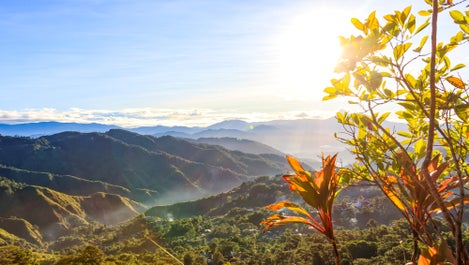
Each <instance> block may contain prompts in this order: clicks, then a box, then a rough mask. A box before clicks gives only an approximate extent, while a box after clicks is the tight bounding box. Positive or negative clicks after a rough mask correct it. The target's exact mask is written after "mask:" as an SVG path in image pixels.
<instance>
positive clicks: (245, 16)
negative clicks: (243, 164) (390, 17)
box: [0, 0, 421, 126]
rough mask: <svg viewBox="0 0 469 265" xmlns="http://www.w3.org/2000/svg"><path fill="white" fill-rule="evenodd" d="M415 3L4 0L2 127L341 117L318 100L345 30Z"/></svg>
mask: <svg viewBox="0 0 469 265" xmlns="http://www.w3.org/2000/svg"><path fill="white" fill-rule="evenodd" d="M409 2H417V3H419V2H421V1H403V0H398V1H379V0H376V1H371V0H361V1H358V0H347V1H345V0H343V1H340V0H332V1H331V0H322V1H314V0H310V1H301V0H289V1H283V0H258V1H248V0H231V1H229V0H226V1H224V0H197V1H196V0H187V1H178V0H175V1H170V0H165V1H159V0H139V1H134V0H56V1H54V0H29V1H28V0H15V1H1V2H0V35H1V36H2V38H1V39H0V80H1V82H0V89H1V92H2V96H1V97H0V123H15V122H28V121H44V120H59V121H78V122H100V123H114V124H118V125H122V126H137V125H157V124H165V125H176V124H181V125H206V124H210V123H213V122H218V121H221V120H223V119H245V120H268V119H286V118H295V117H296V118H298V117H322V116H327V115H331V113H332V112H333V111H335V110H337V109H338V108H340V106H341V103H340V102H328V103H322V102H321V101H320V99H321V98H322V93H321V91H322V89H323V88H324V87H325V86H327V85H328V80H329V79H330V78H331V77H332V68H333V65H334V62H335V60H336V59H337V57H338V54H339V53H340V50H339V49H338V43H337V36H338V35H343V34H345V35H349V34H351V33H353V30H352V27H351V26H350V23H349V21H350V18H351V17H353V16H356V17H360V18H361V17H364V16H366V15H367V14H368V13H369V12H370V11H372V10H374V9H379V10H386V11H392V10H394V9H397V8H402V7H405V6H406V5H407V4H408V3H409ZM383 3H387V4H383ZM329 73H330V74H329Z"/></svg>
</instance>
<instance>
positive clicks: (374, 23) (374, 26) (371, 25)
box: [366, 11, 379, 30]
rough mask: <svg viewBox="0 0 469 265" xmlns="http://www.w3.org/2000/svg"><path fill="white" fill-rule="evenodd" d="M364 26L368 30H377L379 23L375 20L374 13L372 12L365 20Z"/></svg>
mask: <svg viewBox="0 0 469 265" xmlns="http://www.w3.org/2000/svg"><path fill="white" fill-rule="evenodd" d="M366 25H367V26H368V28H369V29H370V30H379V22H378V20H377V19H376V11H373V12H371V13H370V15H369V16H368V19H367V20H366Z"/></svg>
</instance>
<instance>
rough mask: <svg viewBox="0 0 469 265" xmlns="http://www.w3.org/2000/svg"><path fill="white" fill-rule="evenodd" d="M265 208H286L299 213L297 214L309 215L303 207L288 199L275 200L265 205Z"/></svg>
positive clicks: (275, 209)
mask: <svg viewBox="0 0 469 265" xmlns="http://www.w3.org/2000/svg"><path fill="white" fill-rule="evenodd" d="M266 208H267V209H269V210H272V211H278V210H281V209H288V210H290V211H294V212H296V213H299V214H302V215H304V216H307V217H310V214H309V213H308V211H306V210H305V209H303V208H302V207H301V206H298V205H296V204H294V203H292V202H289V201H281V202H277V203H274V204H271V205H269V206H266Z"/></svg>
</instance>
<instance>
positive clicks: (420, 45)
mask: <svg viewBox="0 0 469 265" xmlns="http://www.w3.org/2000/svg"><path fill="white" fill-rule="evenodd" d="M427 40H428V35H425V36H423V38H422V39H421V40H420V44H419V46H418V47H417V48H415V49H414V52H420V51H421V50H422V49H423V46H425V43H426V42H427Z"/></svg>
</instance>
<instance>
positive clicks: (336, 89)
mask: <svg viewBox="0 0 469 265" xmlns="http://www.w3.org/2000/svg"><path fill="white" fill-rule="evenodd" d="M461 2H464V1H461ZM461 2H459V3H453V2H452V1H441V0H440V1H437V0H425V3H426V4H428V5H429V7H430V9H428V10H422V11H419V12H418V16H419V17H420V18H423V22H421V23H419V22H418V21H417V16H416V15H414V14H412V12H411V10H412V8H411V6H408V7H406V8H404V9H403V10H397V11H395V12H394V13H392V14H387V15H384V16H383V19H384V21H380V20H379V19H378V18H377V17H376V13H375V12H372V13H370V14H369V16H368V17H367V18H366V19H365V20H364V21H360V20H359V19H356V18H353V19H352V21H351V22H352V24H353V25H354V26H355V27H356V28H357V29H358V31H359V32H360V33H359V35H354V36H350V37H341V39H340V40H341V44H342V46H343V47H344V56H343V61H342V62H341V63H340V64H339V66H338V67H337V72H338V73H341V76H340V77H339V78H336V79H332V80H331V86H330V87H327V88H325V90H324V91H325V92H326V94H327V95H326V96H325V97H324V100H330V99H333V98H336V97H345V98H348V99H349V103H350V104H353V105H354V106H358V107H359V108H360V109H361V111H359V112H340V113H337V120H338V122H339V123H341V124H342V125H343V127H344V133H343V134H338V135H337V138H338V139H339V140H340V141H342V142H344V143H346V144H348V145H349V146H351V152H352V153H354V154H355V157H356V163H355V164H354V165H353V168H351V169H350V170H349V171H348V172H347V174H346V175H347V176H348V178H349V179H350V180H351V181H353V180H366V181H370V182H373V183H375V184H377V185H378V186H379V187H380V188H381V189H382V191H383V192H384V193H385V194H386V195H387V197H388V198H389V199H390V200H391V201H392V202H393V203H394V205H395V206H396V207H397V208H398V209H399V210H401V212H402V213H403V215H404V217H405V218H406V219H407V221H408V223H409V226H410V227H411V231H412V234H413V236H414V240H415V242H414V255H413V257H412V261H413V262H414V263H416V262H417V259H418V253H419V252H420V251H419V243H422V244H423V249H426V250H428V251H430V252H431V251H433V250H435V251H441V250H439V249H440V248H439V247H438V246H439V245H441V244H440V243H438V242H442V241H444V240H445V239H444V238H443V237H442V236H441V235H440V233H439V232H438V229H437V227H436V226H435V225H434V221H433V214H434V213H435V212H441V213H442V215H443V217H444V218H445V221H446V224H447V225H448V227H449V228H450V230H451V233H452V235H453V237H454V238H455V241H456V250H455V252H454V254H455V256H456V261H457V263H458V264H469V256H468V254H467V251H466V249H465V248H464V245H463V241H462V231H463V230H462V220H463V212H464V204H465V202H466V201H467V194H466V183H467V178H468V175H469V166H468V163H467V161H468V158H469V157H468V154H469V152H468V150H469V115H468V113H469V91H468V88H467V84H466V83H465V82H464V81H463V80H462V78H461V77H460V75H459V73H458V72H457V71H458V70H460V69H462V68H464V67H465V65H464V64H461V63H458V64H455V65H453V64H452V63H451V60H450V58H449V54H450V52H451V51H453V50H455V49H456V48H458V47H460V46H461V45H463V44H466V43H467V41H468V40H469V11H464V12H461V11H460V10H457V7H458V5H459V4H460V3H461ZM448 10H449V12H448V14H449V16H450V19H452V20H453V22H454V25H455V26H456V27H457V30H456V33H455V35H453V36H452V37H451V38H450V39H449V41H447V42H437V28H438V17H439V16H440V15H443V14H444V13H446V11H448ZM428 16H430V17H428ZM429 26H430V29H428V28H429ZM427 30H429V31H427ZM425 32H427V33H428V35H425ZM422 34H423V35H422ZM429 39H430V43H428V42H427V41H428V40H429ZM390 116H393V117H394V118H396V119H399V120H400V121H401V122H403V123H405V124H406V125H407V130H406V131H404V130H401V131H399V130H397V129H396V128H393V127H390V126H389V125H387V124H386V123H385V121H386V120H387V119H388V117H390ZM426 250H425V251H426ZM423 253H425V252H423ZM422 260H425V259H424V258H422Z"/></svg>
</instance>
